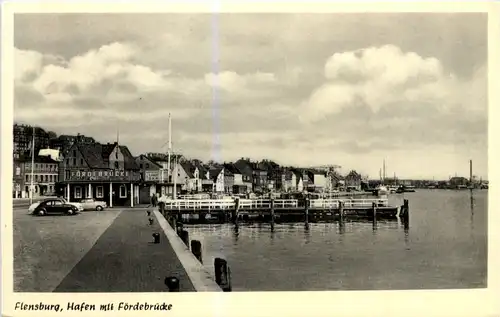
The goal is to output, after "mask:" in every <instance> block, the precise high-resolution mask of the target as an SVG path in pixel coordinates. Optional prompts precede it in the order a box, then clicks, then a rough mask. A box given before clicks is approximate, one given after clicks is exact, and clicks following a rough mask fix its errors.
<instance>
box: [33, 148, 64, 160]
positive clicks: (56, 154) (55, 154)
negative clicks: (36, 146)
mask: <svg viewBox="0 0 500 317" xmlns="http://www.w3.org/2000/svg"><path fill="white" fill-rule="evenodd" d="M38 156H46V157H50V158H51V159H53V160H54V161H57V162H61V161H62V160H63V159H64V157H63V155H62V152H61V151H60V150H56V149H49V148H47V149H40V151H39V152H38Z"/></svg>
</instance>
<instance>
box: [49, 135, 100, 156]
mask: <svg viewBox="0 0 500 317" xmlns="http://www.w3.org/2000/svg"><path fill="white" fill-rule="evenodd" d="M74 143H80V144H94V143H96V142H95V140H94V138H92V137H88V136H85V135H83V134H80V133H78V134H77V135H67V134H63V135H60V136H58V137H57V138H53V139H51V140H50V142H49V145H50V147H51V148H52V149H56V150H59V151H61V153H62V154H63V155H64V154H65V153H66V152H67V151H68V150H69V149H70V148H71V146H73V144H74Z"/></svg>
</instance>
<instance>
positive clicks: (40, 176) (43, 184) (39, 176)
mask: <svg viewBox="0 0 500 317" xmlns="http://www.w3.org/2000/svg"><path fill="white" fill-rule="evenodd" d="M31 162H32V159H31V157H24V158H22V159H21V160H20V161H18V163H17V164H16V163H14V164H15V169H14V176H15V177H16V180H17V181H16V184H15V187H14V189H15V191H16V192H17V195H18V197H20V198H29V193H30V187H31V179H32V177H33V189H32V191H33V197H40V196H49V195H54V194H55V192H56V183H57V182H58V181H59V162H58V161H55V160H53V159H51V158H50V157H46V156H35V158H34V163H35V164H34V166H33V174H32V173H31V172H32V171H31V166H32V165H31ZM19 176H20V177H19Z"/></svg>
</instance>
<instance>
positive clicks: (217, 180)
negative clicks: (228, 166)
mask: <svg viewBox="0 0 500 317" xmlns="http://www.w3.org/2000/svg"><path fill="white" fill-rule="evenodd" d="M208 173H209V177H210V179H211V180H212V184H213V188H212V192H213V193H224V192H225V190H226V186H225V183H224V180H225V179H226V178H225V177H224V174H225V173H224V167H212V168H210V170H209V172H208Z"/></svg>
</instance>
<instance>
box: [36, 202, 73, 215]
mask: <svg viewBox="0 0 500 317" xmlns="http://www.w3.org/2000/svg"><path fill="white" fill-rule="evenodd" d="M36 204H37V205H36V206H35V207H34V208H33V210H32V211H31V212H30V214H32V215H36V216H45V215H50V214H66V215H76V214H79V213H80V212H81V207H78V205H76V204H75V203H68V202H66V201H64V200H62V199H59V198H54V199H46V200H44V201H41V202H39V203H36ZM30 208H31V207H30Z"/></svg>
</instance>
